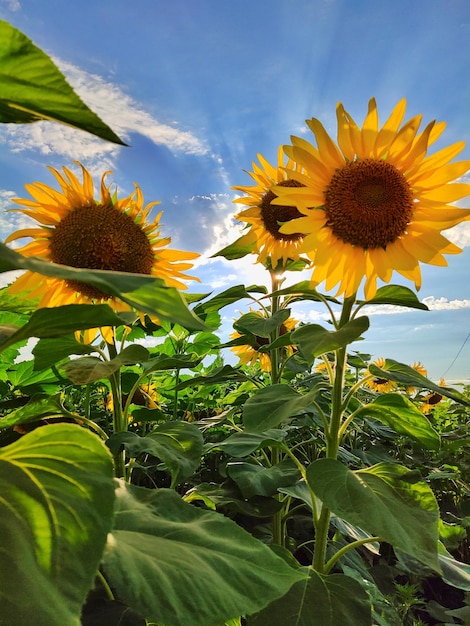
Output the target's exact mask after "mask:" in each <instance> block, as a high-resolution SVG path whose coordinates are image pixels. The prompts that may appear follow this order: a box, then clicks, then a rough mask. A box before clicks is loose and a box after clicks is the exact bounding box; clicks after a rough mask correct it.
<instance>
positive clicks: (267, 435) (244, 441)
mask: <svg viewBox="0 0 470 626" xmlns="http://www.w3.org/2000/svg"><path fill="white" fill-rule="evenodd" d="M286 435H287V432H286V431H285V430H281V429H279V428H272V429H270V430H267V431H265V432H263V433H259V434H258V433H246V432H237V433H233V435H230V436H229V437H227V439H224V440H223V441H218V442H217V443H214V444H208V445H207V447H206V450H214V449H217V450H223V451H224V452H226V453H227V454H229V455H230V456H234V457H244V456H248V455H249V454H252V453H253V452H255V450H259V449H260V448H266V447H268V446H279V445H282V440H283V439H285V438H286Z"/></svg>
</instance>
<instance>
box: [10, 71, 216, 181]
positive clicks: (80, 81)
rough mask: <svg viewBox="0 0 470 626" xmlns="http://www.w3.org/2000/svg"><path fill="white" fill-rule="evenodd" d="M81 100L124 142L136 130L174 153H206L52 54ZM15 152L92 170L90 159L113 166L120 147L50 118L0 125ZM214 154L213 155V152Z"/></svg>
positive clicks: (189, 136) (187, 135) (113, 88)
mask: <svg viewBox="0 0 470 626" xmlns="http://www.w3.org/2000/svg"><path fill="white" fill-rule="evenodd" d="M54 61H55V62H56V64H57V65H58V66H59V68H60V69H61V70H62V71H63V73H64V74H65V75H66V77H67V79H68V81H69V83H70V84H71V85H72V87H73V88H74V89H75V91H76V92H77V93H78V95H79V96H80V97H81V98H82V100H83V101H84V102H85V103H86V104H87V105H88V106H89V107H90V108H91V109H92V110H93V111H94V112H95V113H96V114H97V115H99V116H100V117H101V119H102V120H103V121H104V122H105V123H106V124H108V125H109V126H110V127H111V128H112V129H113V130H114V132H115V133H116V134H117V135H118V136H119V137H121V139H123V140H124V141H126V140H127V141H128V140H129V138H130V135H131V133H140V134H141V135H144V136H145V137H147V138H148V139H150V140H151V141H152V142H154V143H155V144H157V145H163V146H166V147H167V148H168V149H169V150H171V151H172V152H174V153H184V154H194V155H205V154H207V153H208V152H209V149H208V146H207V145H206V143H205V141H204V140H203V139H200V138H198V137H197V136H196V135H194V134H193V133H192V132H190V131H185V130H180V129H178V128H177V127H175V126H170V125H169V124H165V123H162V122H160V121H158V120H157V119H156V118H155V117H154V116H152V115H151V114H150V113H149V112H147V111H146V110H145V108H144V107H143V106H142V104H141V103H139V102H137V101H136V100H134V99H133V98H132V97H131V96H129V95H128V94H126V93H125V91H123V89H122V88H121V87H120V86H118V85H116V84H113V83H110V82H108V81H106V80H105V79H103V78H102V77H101V76H99V75H97V74H91V73H89V72H86V71H84V70H82V69H81V68H79V67H77V66H75V65H73V64H71V63H68V62H65V61H61V60H59V59H54ZM2 141H3V142H4V143H6V145H7V147H8V148H9V149H10V150H12V151H14V152H23V151H25V150H30V151H39V152H40V153H41V154H43V155H48V154H60V155H62V156H66V157H68V158H70V159H78V160H80V161H83V162H84V163H86V164H87V167H89V168H90V169H92V170H93V163H96V165H98V162H99V169H100V171H101V172H102V171H103V169H106V168H112V167H113V162H114V160H115V159H116V156H117V154H118V151H119V150H120V149H121V148H120V147H119V146H117V145H114V144H111V143H109V142H106V141H103V140H101V139H99V138H97V137H94V136H93V135H90V134H88V133H84V132H83V131H79V130H76V129H73V128H69V127H67V126H64V125H63V124H56V123H51V122H35V123H34V124H24V125H13V124H11V125H7V128H2V129H0V142H2ZM212 157H213V158H214V159H217V157H216V155H212Z"/></svg>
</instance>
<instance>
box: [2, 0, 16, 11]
mask: <svg viewBox="0 0 470 626" xmlns="http://www.w3.org/2000/svg"><path fill="white" fill-rule="evenodd" d="M2 5H3V6H5V7H6V8H7V9H8V10H9V11H13V12H15V11H19V10H20V9H21V3H20V2H19V0H0V6H2Z"/></svg>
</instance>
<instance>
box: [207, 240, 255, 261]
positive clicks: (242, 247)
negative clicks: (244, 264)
mask: <svg viewBox="0 0 470 626" xmlns="http://www.w3.org/2000/svg"><path fill="white" fill-rule="evenodd" d="M243 239H245V235H243V236H242V237H240V238H239V239H237V240H236V241H234V242H233V243H231V244H230V245H228V246H226V247H225V248H223V249H222V250H219V251H218V252H216V253H215V254H213V255H212V257H217V256H223V257H224V259H227V260H229V261H233V260H234V259H242V258H243V257H244V256H246V255H247V254H250V253H251V252H253V250H254V247H255V242H254V241H252V242H251V243H248V244H241V243H240V242H241V241H242V240H243Z"/></svg>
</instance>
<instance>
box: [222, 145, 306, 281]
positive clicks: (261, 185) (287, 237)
mask: <svg viewBox="0 0 470 626" xmlns="http://www.w3.org/2000/svg"><path fill="white" fill-rule="evenodd" d="M258 160H259V162H260V165H258V164H256V163H254V162H253V163H252V167H253V171H252V172H248V174H249V175H250V176H251V178H252V179H253V180H254V181H255V183H256V184H255V185H252V186H236V187H232V189H235V190H237V191H241V192H242V193H244V194H246V195H244V196H242V197H240V198H236V199H235V200H234V202H236V203H239V204H244V205H248V208H247V209H245V210H244V211H242V212H241V213H238V215H236V216H235V217H236V219H238V220H240V221H241V222H246V223H247V224H248V225H249V231H248V233H246V234H245V235H244V236H243V237H242V238H241V239H240V240H239V241H238V242H237V243H238V244H239V245H241V246H244V245H254V249H253V252H254V253H255V254H257V255H258V258H257V261H258V262H259V263H262V264H263V265H265V266H267V265H268V259H270V266H271V268H272V269H276V268H278V269H279V268H282V267H285V265H286V263H287V262H288V260H289V259H291V260H294V261H296V260H298V259H299V256H300V254H299V249H300V246H301V244H302V240H303V236H302V235H301V233H297V232H291V233H289V234H285V233H281V232H280V226H281V225H282V224H284V223H286V222H289V221H290V220H293V219H296V218H300V217H302V214H301V213H300V212H299V211H298V210H297V208H296V207H295V206H279V205H274V204H273V200H274V199H275V198H276V195H275V194H274V193H273V192H272V191H271V188H272V187H273V185H276V184H277V185H281V186H285V187H290V186H293V187H298V186H300V185H301V183H298V182H297V181H296V180H293V179H292V178H289V177H288V176H287V174H286V172H285V167H289V168H295V165H294V163H293V162H292V161H290V160H288V162H287V164H285V162H284V161H285V159H284V155H283V151H282V146H281V147H280V148H279V151H278V164H277V167H275V166H274V165H271V164H270V163H269V162H268V161H267V160H266V159H265V158H264V157H263V156H262V155H261V154H258Z"/></svg>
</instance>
